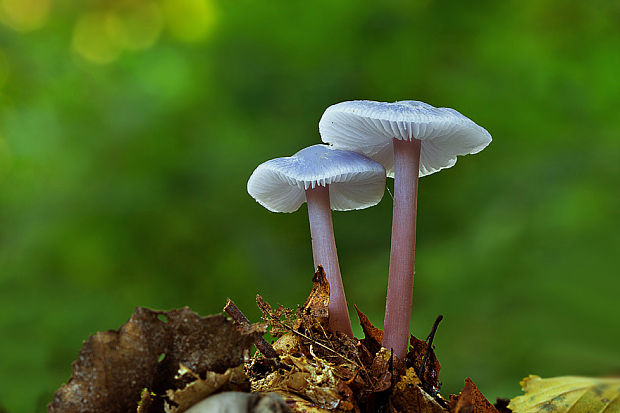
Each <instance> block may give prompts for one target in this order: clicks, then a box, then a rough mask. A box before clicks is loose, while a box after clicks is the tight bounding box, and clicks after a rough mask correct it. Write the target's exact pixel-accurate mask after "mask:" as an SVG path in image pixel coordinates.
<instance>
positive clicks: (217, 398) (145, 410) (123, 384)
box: [49, 267, 620, 413]
mask: <svg viewBox="0 0 620 413" xmlns="http://www.w3.org/2000/svg"><path fill="white" fill-rule="evenodd" d="M256 301H257V305H258V307H259V309H260V310H261V312H262V314H263V316H262V318H263V321H264V323H263V324H251V323H250V321H249V320H247V318H245V316H244V315H243V313H242V312H241V311H240V310H239V309H238V308H237V307H236V305H235V304H234V303H233V302H232V301H231V300H228V302H227V303H226V306H225V308H224V311H225V312H226V313H228V314H229V315H230V316H231V317H232V318H233V320H231V319H229V318H227V317H226V316H224V315H223V314H219V315H213V316H208V317H200V316H198V315H197V314H195V313H194V312H192V311H191V310H190V309H189V308H183V309H179V310H172V311H154V310H150V309H146V308H137V309H136V310H135V312H134V314H133V315H132V316H131V318H130V320H129V321H128V322H127V323H126V324H124V325H123V326H121V328H120V329H118V330H110V331H106V332H99V333H96V334H95V335H93V336H91V337H90V338H89V340H88V341H86V342H84V344H83V346H82V349H81V351H80V354H79V357H78V359H77V360H76V361H75V362H74V364H73V375H72V377H71V379H70V380H69V382H68V383H67V384H65V385H63V386H62V387H61V388H60V389H59V390H58V391H57V392H56V394H55V395H54V399H53V401H52V402H51V403H50V405H49V411H50V412H70V413H72V412H93V413H99V412H111V411H114V412H139V413H152V412H167V413H182V412H185V411H187V412H188V413H205V412H211V411H224V410H226V409H229V411H239V412H248V413H269V412H291V411H295V412H309V413H318V412H334V411H335V412H355V413H357V412H360V413H361V412H386V413H398V412H414V413H441V412H450V413H489V412H502V413H503V412H509V411H511V410H510V409H508V408H507V407H506V404H507V402H504V403H498V404H496V406H493V405H492V404H491V403H490V402H489V401H488V400H487V399H486V398H485V397H484V396H483V395H482V393H481V392H480V391H479V390H478V389H477V387H476V386H475V384H474V383H473V382H472V381H471V380H470V379H469V378H468V379H466V380H465V386H464V388H463V391H462V392H461V393H460V394H459V395H451V396H450V397H449V399H448V400H446V399H444V398H443V397H442V396H441V394H440V388H441V383H440V382H439V370H440V368H441V365H440V363H439V361H438V360H437V357H436V355H435V353H434V351H433V346H432V341H433V336H434V333H435V331H436V329H437V325H438V323H439V321H440V320H441V316H440V317H439V318H438V319H437V321H436V322H435V325H434V326H433V329H432V330H431V334H429V336H428V337H427V339H426V340H421V339H418V338H415V337H413V336H411V337H410V346H409V350H408V353H407V356H406V358H405V359H404V360H401V359H399V358H398V357H396V356H394V355H393V354H392V353H391V352H390V351H389V350H388V349H385V348H383V347H381V342H382V338H383V332H382V331H381V330H380V329H378V328H376V327H375V326H373V325H372V323H371V322H370V320H369V319H368V317H366V316H365V315H364V314H363V313H362V312H361V311H360V310H359V309H358V308H357V307H356V310H357V314H358V317H359V320H360V324H361V326H362V331H363V333H364V338H362V339H359V340H358V339H355V338H350V337H348V336H346V335H345V334H342V333H337V332H333V331H331V330H330V329H329V327H328V316H329V314H328V310H327V309H328V304H329V284H328V282H327V279H326V277H325V273H324V272H323V270H322V268H321V267H318V270H317V272H316V273H315V274H314V277H313V288H312V291H311V292H310V295H309V296H308V299H307V300H306V302H305V303H304V305H303V306H301V307H298V308H297V309H295V310H293V309H289V308H285V307H283V306H281V305H277V306H271V305H270V304H268V303H267V302H266V301H265V300H263V298H262V297H260V296H259V295H258V296H257V298H256ZM267 331H268V332H269V333H270V334H271V336H273V337H274V338H276V339H277V340H276V341H275V342H274V343H273V345H271V344H269V343H268V342H267V341H265V340H264V338H263V335H264V334H265V333H266V332H267ZM254 344H255V345H256V346H257V349H258V351H256V353H255V354H254V355H253V356H250V348H251V347H252V345H254ZM539 380H541V379H540V378H537V377H535V376H532V377H530V378H528V379H525V380H524V382H523V383H524V384H523V386H524V390H526V392H527V394H526V395H525V396H520V397H518V398H516V399H513V400H512V401H511V404H510V406H509V407H510V408H511V409H513V410H514V411H516V412H521V411H522V412H530V411H532V412H537V411H557V412H561V411H568V410H549V408H550V407H549V406H552V405H553V403H555V402H557V401H558V400H560V398H562V400H572V399H570V397H572V396H569V394H570V391H569V390H566V389H565V391H564V393H562V392H561V391H560V392H559V393H558V387H557V386H555V387H554V386H545V384H547V383H550V382H545V381H544V380H542V382H539ZM548 380H550V379H548ZM605 383H607V382H605ZM590 384H591V385H589V384H588V383H586V384H583V388H584V389H585V390H584V394H589V393H588V392H594V393H593V394H594V396H592V397H590V398H589V399H592V398H594V399H595V398H596V397H598V402H599V403H600V402H601V400H602V401H603V402H604V401H605V400H607V399H606V397H611V395H612V393H613V391H615V392H616V393H615V396H614V397H615V399H613V400H612V399H610V400H612V401H611V402H609V403H612V404H613V403H615V404H614V406H615V405H616V404H617V403H618V401H617V400H618V397H617V393H618V392H620V389H618V388H617V387H618V385H617V383H616V384H613V385H615V386H616V387H613V388H611V389H612V390H610V388H607V387H605V385H607V384H605V385H604V384H601V383H598V382H596V383H593V384H592V383H590ZM588 385H589V387H588ZM549 388H551V389H555V390H554V391H556V393H554V392H553V391H551V390H549ZM540 389H546V390H545V391H546V393H540ZM562 389H564V388H562ZM547 396H548V398H545V397H547ZM581 398H583V397H581ZM586 399H588V397H586ZM589 399H588V400H589ZM535 401H536V402H537V403H538V408H539V410H533V408H532V407H531V406H529V405H528V403H529V404H532V403H534V402H535ZM609 403H608V404H609ZM575 405H576V406H578V404H575ZM540 406H544V407H545V408H546V409H547V410H544V409H543V410H540ZM553 406H555V405H553ZM570 411H571V412H573V411H574V412H580V411H587V410H570ZM596 411H600V412H603V411H605V412H610V411H611V410H596Z"/></svg>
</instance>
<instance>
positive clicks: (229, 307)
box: [224, 298, 280, 359]
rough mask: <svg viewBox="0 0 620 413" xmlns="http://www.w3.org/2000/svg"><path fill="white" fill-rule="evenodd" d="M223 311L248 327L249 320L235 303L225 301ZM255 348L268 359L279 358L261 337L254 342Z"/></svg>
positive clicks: (229, 300)
mask: <svg viewBox="0 0 620 413" xmlns="http://www.w3.org/2000/svg"><path fill="white" fill-rule="evenodd" d="M224 311H226V312H227V313H228V315H230V316H231V317H232V318H233V320H235V321H236V322H237V323H239V324H240V325H242V326H250V325H251V323H250V320H248V318H247V317H246V316H245V315H244V314H243V313H242V312H241V310H239V307H237V306H236V305H235V303H234V302H233V301H232V300H231V299H230V298H229V299H228V301H226V305H225V306H224ZM255 344H256V348H258V350H259V351H260V352H261V353H263V354H264V355H265V357H267V358H270V359H279V358H280V356H279V355H278V353H277V352H276V350H275V349H274V348H273V347H272V346H271V344H269V343H268V342H267V340H265V339H264V338H263V337H259V338H258V339H257V340H256V343H255Z"/></svg>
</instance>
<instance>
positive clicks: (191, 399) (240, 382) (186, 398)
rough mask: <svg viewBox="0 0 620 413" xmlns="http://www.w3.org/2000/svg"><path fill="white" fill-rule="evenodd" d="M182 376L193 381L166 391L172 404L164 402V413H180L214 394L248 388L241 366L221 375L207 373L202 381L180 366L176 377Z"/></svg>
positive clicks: (196, 375)
mask: <svg viewBox="0 0 620 413" xmlns="http://www.w3.org/2000/svg"><path fill="white" fill-rule="evenodd" d="M184 375H189V376H191V377H192V378H193V380H194V381H192V382H191V383H189V384H188V385H187V386H185V387H184V388H182V389H178V390H168V391H166V396H168V399H169V400H170V401H171V402H172V403H171V404H169V403H167V402H166V404H165V406H164V409H165V411H166V413H182V412H184V411H186V410H187V409H189V408H190V407H192V406H193V405H195V404H196V403H198V402H199V401H201V400H203V399H205V398H207V397H208V396H210V395H211V394H213V393H216V392H220V391H224V390H237V391H242V390H248V387H249V383H248V380H247V377H246V376H245V373H244V372H243V366H242V365H240V366H237V367H235V368H232V369H228V370H226V371H225V372H224V373H222V374H220V373H215V372H213V371H208V372H207V374H206V377H205V378H204V379H202V378H200V376H199V375H198V374H196V373H194V372H193V371H191V370H190V369H188V368H187V367H186V366H184V365H181V367H180V368H179V374H178V376H179V377H180V376H184Z"/></svg>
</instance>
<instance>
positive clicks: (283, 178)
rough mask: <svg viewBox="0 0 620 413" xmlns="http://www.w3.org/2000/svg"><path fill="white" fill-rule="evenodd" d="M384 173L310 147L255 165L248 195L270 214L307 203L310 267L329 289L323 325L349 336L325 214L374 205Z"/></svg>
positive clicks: (362, 160)
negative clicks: (318, 269) (321, 271)
mask: <svg viewBox="0 0 620 413" xmlns="http://www.w3.org/2000/svg"><path fill="white" fill-rule="evenodd" d="M384 191H385V169H384V168H383V166H381V164H379V163H377V162H375V161H373V160H371V159H368V158H367V157H365V156H363V155H360V154H358V153H354V152H349V151H343V150H336V149H332V148H330V147H329V146H327V145H322V144H319V145H313V146H310V147H308V148H305V149H302V150H300V151H299V152H297V153H296V154H295V155H293V156H290V157H286V158H276V159H272V160H270V161H267V162H264V163H262V164H260V165H259V166H258V167H257V168H256V170H255V171H254V172H253V173H252V176H250V179H249V180H248V193H249V194H250V195H251V196H252V197H253V198H254V199H256V201H257V202H258V203H259V204H261V205H262V206H264V207H265V208H267V209H268V210H269V211H272V212H294V211H296V210H297V209H299V207H300V206H301V204H303V203H304V202H307V203H308V218H309V220H310V235H311V237H312V253H313V257H314V266H315V268H316V267H317V266H319V265H321V266H323V269H324V270H325V274H326V276H327V280H328V281H329V286H330V297H329V307H328V311H329V326H330V328H331V329H332V330H334V331H339V332H342V333H345V334H347V335H348V336H349V337H353V332H352V330H351V321H350V319H349V311H348V309H347V300H346V297H345V294H344V289H343V286H342V279H341V277H340V266H339V264H338V255H337V252H336V241H335V239H334V229H333V226H332V216H331V210H332V209H334V210H337V211H349V210H353V209H362V208H368V207H370V206H373V205H376V204H377V203H379V201H380V200H381V198H382V197H383V192H384Z"/></svg>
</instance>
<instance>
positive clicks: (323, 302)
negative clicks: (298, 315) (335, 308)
mask: <svg viewBox="0 0 620 413" xmlns="http://www.w3.org/2000/svg"><path fill="white" fill-rule="evenodd" d="M312 282H313V283H314V286H313V287H312V291H310V295H309V296H308V298H307V299H306V302H305V303H304V305H303V307H302V314H304V315H306V316H309V317H317V318H325V319H327V318H328V317H329V314H328V310H327V308H328V306H329V282H328V281H327V276H326V275H325V271H324V270H323V267H321V266H320V265H319V266H318V267H317V270H316V273H314V277H313V278H312Z"/></svg>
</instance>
